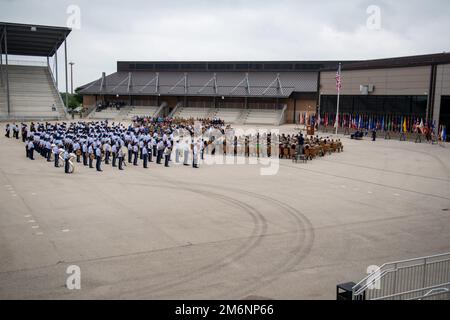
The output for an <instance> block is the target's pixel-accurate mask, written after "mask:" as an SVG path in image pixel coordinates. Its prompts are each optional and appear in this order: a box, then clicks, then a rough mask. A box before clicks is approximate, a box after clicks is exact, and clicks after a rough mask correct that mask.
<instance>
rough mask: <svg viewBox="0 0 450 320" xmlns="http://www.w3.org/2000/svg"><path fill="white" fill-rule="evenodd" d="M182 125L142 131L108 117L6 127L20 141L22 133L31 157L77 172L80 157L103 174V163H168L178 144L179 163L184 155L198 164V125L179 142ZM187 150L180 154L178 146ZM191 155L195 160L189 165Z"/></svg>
mask: <svg viewBox="0 0 450 320" xmlns="http://www.w3.org/2000/svg"><path fill="white" fill-rule="evenodd" d="M180 127H181V126H180V125H175V124H171V123H170V125H169V124H168V123H166V122H159V123H157V124H155V125H152V126H151V129H150V127H146V129H145V130H139V129H137V128H136V126H135V124H131V125H129V126H128V127H126V126H124V125H123V124H120V123H119V124H114V123H113V124H112V125H110V124H109V123H108V121H101V122H98V121H97V122H83V121H79V122H74V123H65V122H62V123H49V122H46V123H39V122H37V123H34V122H32V123H31V124H30V125H27V124H21V128H19V126H17V125H16V124H12V125H9V124H8V125H7V126H6V134H5V136H6V137H7V138H10V137H13V138H16V139H19V132H21V133H22V141H23V142H24V143H25V149H26V156H27V158H29V159H31V160H34V159H35V152H37V153H38V154H39V155H41V156H42V157H43V158H44V159H46V160H47V161H48V162H54V166H55V167H60V166H64V168H65V172H66V173H73V172H74V170H75V159H76V162H77V163H82V164H83V165H84V166H86V167H89V168H94V161H95V168H96V170H97V171H99V172H101V171H103V170H102V164H103V163H104V164H105V165H110V164H111V165H112V167H115V168H117V167H118V169H119V170H124V167H125V166H126V165H127V163H128V164H129V165H134V166H138V165H139V162H142V166H143V168H148V167H149V163H151V162H156V163H157V164H162V161H164V166H165V167H169V163H170V161H172V159H171V153H172V149H173V148H174V145H175V147H176V149H177V152H175V155H176V157H175V158H176V159H175V161H176V162H177V163H180V158H181V157H182V158H183V160H184V161H183V164H184V165H186V166H190V165H192V167H193V168H199V157H200V153H201V150H203V142H202V140H201V139H198V140H197V141H195V140H194V139H193V138H192V137H193V134H194V128H193V127H191V126H184V125H183V129H187V130H188V131H187V132H189V134H188V135H187V136H186V137H185V138H186V139H183V141H182V140H181V139H180V137H178V136H177V138H176V140H175V141H174V135H173V133H174V130H177V129H178V128H180ZM181 149H182V150H183V152H182V154H183V155H182V156H181V157H180V152H178V151H179V150H181ZM190 159H191V161H192V162H191V163H190Z"/></svg>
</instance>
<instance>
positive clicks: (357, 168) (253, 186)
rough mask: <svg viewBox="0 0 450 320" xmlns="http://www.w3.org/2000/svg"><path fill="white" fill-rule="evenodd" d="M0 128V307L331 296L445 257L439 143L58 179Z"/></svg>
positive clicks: (448, 174) (444, 152)
mask: <svg viewBox="0 0 450 320" xmlns="http://www.w3.org/2000/svg"><path fill="white" fill-rule="evenodd" d="M291 129H292V127H288V128H282V130H288V131H289V130H291ZM1 133H2V134H1V136H0V299H94V298H95V299H257V298H264V299H334V298H335V288H336V284H338V283H342V282H347V281H355V282H356V281H358V280H360V279H362V278H363V277H364V276H365V275H366V270H367V268H368V267H369V266H371V265H381V264H383V263H385V262H389V261H395V260H401V259H408V258H415V257H420V256H427V255H432V254H439V253H445V252H450V211H449V210H450V147H449V146H448V145H447V146H446V147H442V146H436V145H430V144H426V143H422V144H415V143H411V142H400V141H394V140H390V141H387V140H384V139H380V140H377V141H376V142H372V141H369V139H367V140H364V141H353V140H350V139H349V138H345V137H341V138H342V141H343V143H344V152H343V153H336V154H332V155H329V156H326V157H325V158H319V159H316V160H313V161H310V162H308V163H306V164H304V163H297V164H296V163H293V162H292V161H291V160H284V159H283V160H280V162H279V168H278V171H277V173H276V174H275V175H268V176H265V175H261V167H262V166H261V165H258V164H256V165H249V164H247V165H245V164H241V165H220V164H214V165H201V166H200V168H199V169H193V168H192V167H186V166H177V165H174V164H171V167H170V168H164V166H163V165H156V164H155V163H154V162H153V163H150V165H149V169H143V168H142V162H141V161H140V162H139V164H140V165H139V166H138V167H134V166H132V165H129V164H128V166H127V167H126V168H125V170H124V171H119V170H117V168H112V167H111V166H105V165H104V164H103V165H102V169H103V172H101V173H98V172H96V171H95V169H88V168H87V167H83V166H82V164H77V166H76V169H75V173H74V174H71V175H66V174H64V168H54V166H53V163H51V162H50V163H48V162H46V161H45V160H44V159H43V158H41V157H40V156H39V155H37V154H35V158H36V160H35V161H31V160H28V159H27V158H26V157H25V148H24V145H23V143H22V142H21V140H15V139H7V138H5V137H4V124H2V125H1ZM69 266H78V267H79V268H80V270H81V289H80V290H69V289H68V288H67V287H66V280H67V277H68V276H69V275H68V274H67V273H66V271H67V268H68V267H69Z"/></svg>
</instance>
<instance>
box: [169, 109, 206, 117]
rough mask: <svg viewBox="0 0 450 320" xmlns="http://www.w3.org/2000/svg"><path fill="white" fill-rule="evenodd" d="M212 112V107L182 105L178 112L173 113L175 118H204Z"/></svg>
mask: <svg viewBox="0 0 450 320" xmlns="http://www.w3.org/2000/svg"><path fill="white" fill-rule="evenodd" d="M210 113H211V108H189V107H187V108H185V107H180V108H178V109H177V112H175V114H174V115H173V117H174V118H183V119H190V118H194V119H202V118H208V115H209V114H210Z"/></svg>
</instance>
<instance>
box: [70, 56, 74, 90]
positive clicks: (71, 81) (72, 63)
mask: <svg viewBox="0 0 450 320" xmlns="http://www.w3.org/2000/svg"><path fill="white" fill-rule="evenodd" d="M69 64H70V93H71V94H73V65H74V64H75V62H69Z"/></svg>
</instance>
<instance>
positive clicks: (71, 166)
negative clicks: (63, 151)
mask: <svg viewBox="0 0 450 320" xmlns="http://www.w3.org/2000/svg"><path fill="white" fill-rule="evenodd" d="M75 157H76V155H75V154H73V153H71V154H69V173H74V172H75V164H74V162H73V161H72V160H73V159H74V158H75Z"/></svg>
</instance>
